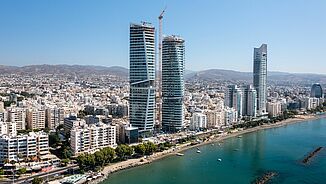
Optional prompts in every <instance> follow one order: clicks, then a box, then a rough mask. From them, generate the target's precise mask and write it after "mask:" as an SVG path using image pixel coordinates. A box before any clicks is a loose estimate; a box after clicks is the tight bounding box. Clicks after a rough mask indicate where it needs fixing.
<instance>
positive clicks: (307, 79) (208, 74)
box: [185, 69, 326, 84]
mask: <svg viewBox="0 0 326 184" xmlns="http://www.w3.org/2000/svg"><path fill="white" fill-rule="evenodd" d="M267 75H268V76H267V80H268V81H270V82H275V83H283V84H287V83H288V84H290V83H292V84H296V83H304V84H312V83H321V84H326V75H322V74H310V73H307V74H302V73H287V72H277V71H276V72H275V71H269V72H268V73H267ZM252 77H253V74H252V73H251V72H239V71H234V70H222V69H209V70H203V71H198V72H192V73H188V74H186V75H185V78H186V80H188V81H192V80H204V81H244V82H252Z"/></svg>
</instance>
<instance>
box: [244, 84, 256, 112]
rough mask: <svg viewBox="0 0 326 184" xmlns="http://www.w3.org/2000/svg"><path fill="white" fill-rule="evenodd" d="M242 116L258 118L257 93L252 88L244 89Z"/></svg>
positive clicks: (249, 86)
mask: <svg viewBox="0 0 326 184" xmlns="http://www.w3.org/2000/svg"><path fill="white" fill-rule="evenodd" d="M242 91H243V96H242V97H243V100H242V115H243V116H248V117H256V114H257V92H256V90H255V89H254V88H253V87H252V86H251V85H247V86H244V87H242Z"/></svg>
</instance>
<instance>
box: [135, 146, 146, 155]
mask: <svg viewBox="0 0 326 184" xmlns="http://www.w3.org/2000/svg"><path fill="white" fill-rule="evenodd" d="M134 149H135V153H137V154H139V155H142V156H144V154H145V152H146V147H145V145H144V144H138V145H137V146H135V147H134Z"/></svg>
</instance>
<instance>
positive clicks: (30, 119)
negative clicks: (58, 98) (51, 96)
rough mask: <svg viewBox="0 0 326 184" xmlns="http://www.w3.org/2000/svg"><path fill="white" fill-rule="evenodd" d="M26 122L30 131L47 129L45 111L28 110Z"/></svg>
mask: <svg viewBox="0 0 326 184" xmlns="http://www.w3.org/2000/svg"><path fill="white" fill-rule="evenodd" d="M26 122H27V128H29V129H43V128H45V110H41V109H28V110H27V111H26Z"/></svg>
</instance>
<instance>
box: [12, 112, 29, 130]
mask: <svg viewBox="0 0 326 184" xmlns="http://www.w3.org/2000/svg"><path fill="white" fill-rule="evenodd" d="M8 121H9V122H14V123H16V128H17V130H25V129H26V110H25V109H24V108H10V109H8Z"/></svg>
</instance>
